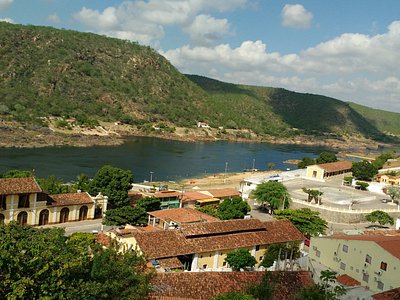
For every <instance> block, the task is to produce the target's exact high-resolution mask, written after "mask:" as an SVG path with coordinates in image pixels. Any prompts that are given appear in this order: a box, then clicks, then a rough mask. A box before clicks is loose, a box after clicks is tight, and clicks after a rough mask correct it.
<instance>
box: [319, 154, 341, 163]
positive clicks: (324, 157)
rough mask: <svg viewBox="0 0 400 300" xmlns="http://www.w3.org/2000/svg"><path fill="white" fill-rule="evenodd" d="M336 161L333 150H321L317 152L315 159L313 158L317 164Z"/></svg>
mask: <svg viewBox="0 0 400 300" xmlns="http://www.w3.org/2000/svg"><path fill="white" fill-rule="evenodd" d="M335 161H338V159H337V157H336V154H335V153H333V152H327V151H324V152H321V153H320V154H319V156H318V157H317V159H316V160H315V162H316V163H317V164H326V163H331V162H335Z"/></svg>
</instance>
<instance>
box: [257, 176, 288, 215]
mask: <svg viewBox="0 0 400 300" xmlns="http://www.w3.org/2000/svg"><path fill="white" fill-rule="evenodd" d="M252 196H253V197H254V198H255V199H256V201H257V202H258V203H259V204H262V205H264V204H268V205H269V206H270V207H271V208H272V209H273V210H275V209H282V208H289V205H290V195H289V193H288V191H287V188H286V187H285V186H284V185H283V184H282V183H280V182H276V181H269V182H264V183H261V184H259V185H257V187H256V189H255V190H254V191H253V192H252Z"/></svg>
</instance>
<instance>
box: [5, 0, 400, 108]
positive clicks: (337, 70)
mask: <svg viewBox="0 0 400 300" xmlns="http://www.w3.org/2000/svg"><path fill="white" fill-rule="evenodd" d="M0 19H2V20H6V21H9V22H13V23H18V24H33V25H47V26H54V27H57V28H67V29H75V30H79V31H91V32H95V33H99V34H104V35H108V36H113V37H119V38H123V39H130V40H135V41H139V42H140V43H141V44H144V45H150V46H151V47H153V48H155V49H156V50H157V51H159V52H160V53H161V54H162V55H164V56H166V57H167V58H168V59H169V60H170V61H171V62H172V63H173V64H174V65H175V66H176V67H177V68H178V69H179V70H180V71H182V72H184V73H190V74H200V75H205V76H209V77H213V78H216V79H220V80H223V81H228V82H234V83H244V84H253V85H263V86H275V87H284V88H287V89H290V90H294V91H298V92H308V93H318V94H323V95H327V96H332V97H335V98H338V99H340V100H344V101H353V102H356V103H360V104H364V105H367V106H370V107H375V108H380V109H385V110H391V111H397V112H400V51H399V49H400V1H398V0H385V1H378V0H351V1H349V0H335V1H321V0H307V1H293V2H288V1H280V0H264V1H261V0H258V1H257V0H140V1H139V0H131V1H117V0H107V1H106V0H103V1H100V0H72V1H71V0H0Z"/></svg>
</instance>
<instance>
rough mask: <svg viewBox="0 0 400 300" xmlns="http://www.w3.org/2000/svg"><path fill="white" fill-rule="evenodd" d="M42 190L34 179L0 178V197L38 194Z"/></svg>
mask: <svg viewBox="0 0 400 300" xmlns="http://www.w3.org/2000/svg"><path fill="white" fill-rule="evenodd" d="M40 192H42V189H41V188H40V186H39V185H38V183H37V182H36V180H35V178H33V177H29V178H0V195H16V194H25V193H40Z"/></svg>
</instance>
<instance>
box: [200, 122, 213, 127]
mask: <svg viewBox="0 0 400 300" xmlns="http://www.w3.org/2000/svg"><path fill="white" fill-rule="evenodd" d="M197 127H198V128H210V125H208V124H207V123H205V122H197Z"/></svg>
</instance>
